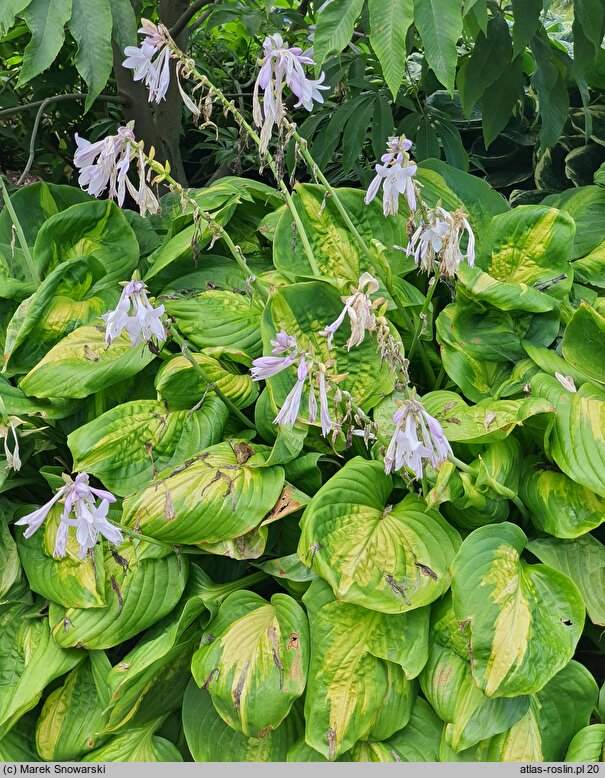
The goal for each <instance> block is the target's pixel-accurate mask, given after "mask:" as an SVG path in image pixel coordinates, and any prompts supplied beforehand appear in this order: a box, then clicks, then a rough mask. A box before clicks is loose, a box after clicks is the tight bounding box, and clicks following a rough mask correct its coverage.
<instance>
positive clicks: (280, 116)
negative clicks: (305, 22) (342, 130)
mask: <svg viewBox="0 0 605 778" xmlns="http://www.w3.org/2000/svg"><path fill="white" fill-rule="evenodd" d="M263 51H264V57H263V58H262V59H261V60H260V61H259V64H260V65H261V69H260V71H259V74H258V77H257V79H256V83H255V84H254V94H253V103H252V116H253V118H254V123H255V124H256V126H257V127H260V128H261V133H260V138H261V143H260V151H261V153H263V152H264V151H266V150H267V147H268V145H269V139H270V137H271V133H272V132H273V127H274V126H275V125H276V124H277V125H278V126H279V125H281V124H282V122H283V121H284V119H285V117H286V111H285V108H284V103H283V88H284V85H286V86H288V87H289V88H290V89H291V90H292V92H294V94H295V95H296V97H298V102H297V103H296V105H295V106H294V107H295V108H298V107H300V106H301V105H302V106H303V107H304V108H306V110H307V111H311V110H312V109H313V102H316V103H323V97H322V94H321V90H323V89H328V88H329V87H327V86H321V84H322V82H323V80H324V78H325V74H324V73H322V74H321V75H320V77H319V78H318V79H311V78H307V77H306V76H305V71H304V69H303V65H314V64H315V63H314V61H313V58H312V56H310V52H309V51H306V52H303V50H302V49H301V48H299V47H298V46H292V47H289V48H288V47H287V46H285V45H284V40H283V38H282V36H281V35H280V34H279V33H275V34H274V35H269V36H268V37H267V38H265V41H264V43H263ZM261 89H262V90H263V102H262V104H261V101H260V97H259V91H260V90H261Z"/></svg>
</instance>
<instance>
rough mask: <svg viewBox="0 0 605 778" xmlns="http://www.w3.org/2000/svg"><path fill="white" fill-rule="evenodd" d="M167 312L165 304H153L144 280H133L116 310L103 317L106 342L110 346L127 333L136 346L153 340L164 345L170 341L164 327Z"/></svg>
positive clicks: (127, 286) (123, 292) (125, 289)
mask: <svg viewBox="0 0 605 778" xmlns="http://www.w3.org/2000/svg"><path fill="white" fill-rule="evenodd" d="M164 310H165V309H164V306H163V305H159V306H158V307H157V308H154V307H153V305H152V304H151V303H150V302H149V299H148V298H147V287H146V286H145V284H144V283H143V282H142V281H134V280H133V281H129V282H128V283H127V284H126V285H125V286H124V289H123V290H122V294H121V296H120V300H119V302H118V304H117V306H116V307H115V309H114V310H113V311H108V312H107V313H105V314H103V316H101V318H102V319H103V321H104V322H105V342H106V343H107V345H110V344H111V342H112V341H113V340H115V339H116V338H118V337H119V336H120V335H121V334H122V332H123V331H124V330H126V332H127V333H128V335H129V336H130V344H131V345H132V346H133V347H134V346H138V345H139V344H140V343H147V342H149V341H150V340H151V339H152V338H155V339H156V341H157V342H158V343H163V342H164V341H165V340H166V331H165V329H164V325H163V324H162V316H163V315H164ZM131 311H132V313H131Z"/></svg>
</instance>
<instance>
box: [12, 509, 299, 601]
mask: <svg viewBox="0 0 605 778" xmlns="http://www.w3.org/2000/svg"><path fill="white" fill-rule="evenodd" d="M6 519H7V517H6V516H5V514H4V511H3V509H2V506H0V605H4V604H5V603H8V602H26V601H27V602H31V595H30V594H29V592H28V591H27V589H28V588H29V587H28V583H29V582H28V581H26V579H25V576H24V575H23V569H22V568H21V562H20V560H19V554H18V552H17V545H16V543H15V541H14V540H13V536H12V535H11V533H10V530H9V528H8V524H7V521H6ZM296 559H298V557H296ZM305 570H306V568H305Z"/></svg>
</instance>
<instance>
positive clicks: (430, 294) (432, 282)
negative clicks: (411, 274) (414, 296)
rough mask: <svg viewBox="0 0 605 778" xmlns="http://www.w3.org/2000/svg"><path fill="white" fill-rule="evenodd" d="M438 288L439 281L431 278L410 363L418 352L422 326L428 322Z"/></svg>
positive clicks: (409, 354) (412, 347)
mask: <svg viewBox="0 0 605 778" xmlns="http://www.w3.org/2000/svg"><path fill="white" fill-rule="evenodd" d="M436 288H437V279H436V278H429V290H428V292H427V295H426V297H425V299H424V304H423V306H422V310H421V311H420V316H419V317H418V324H417V325H416V329H415V330H414V337H413V338H412V345H411V346H410V350H409V351H408V355H407V356H408V359H409V360H410V362H411V361H412V357H413V356H414V351H415V350H416V344H417V343H418V338H419V337H420V332H421V331H422V325H423V324H424V322H425V321H426V316H427V314H428V310H429V307H430V305H431V301H432V299H433V295H434V294H435V289H436Z"/></svg>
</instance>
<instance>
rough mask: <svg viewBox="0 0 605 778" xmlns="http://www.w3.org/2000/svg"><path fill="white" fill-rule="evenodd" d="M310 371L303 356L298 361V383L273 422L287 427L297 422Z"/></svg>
mask: <svg viewBox="0 0 605 778" xmlns="http://www.w3.org/2000/svg"><path fill="white" fill-rule="evenodd" d="M308 372H309V369H308V367H307V361H306V360H305V358H304V357H303V358H302V359H301V360H300V362H299V363H298V371H297V380H296V383H295V384H294V386H293V387H292V389H291V390H290V392H289V393H288V395H287V397H286V399H285V400H284V404H283V405H282V407H281V410H280V411H279V413H278V414H277V416H276V417H275V418H274V419H273V424H283V425H284V426H285V427H292V426H293V425H294V424H295V423H296V419H297V418H298V411H299V408H300V401H301V399H302V393H303V389H304V386H305V379H306V378H307V373H308Z"/></svg>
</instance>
